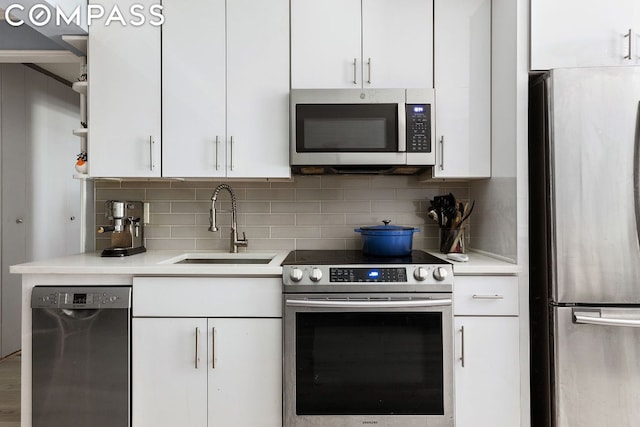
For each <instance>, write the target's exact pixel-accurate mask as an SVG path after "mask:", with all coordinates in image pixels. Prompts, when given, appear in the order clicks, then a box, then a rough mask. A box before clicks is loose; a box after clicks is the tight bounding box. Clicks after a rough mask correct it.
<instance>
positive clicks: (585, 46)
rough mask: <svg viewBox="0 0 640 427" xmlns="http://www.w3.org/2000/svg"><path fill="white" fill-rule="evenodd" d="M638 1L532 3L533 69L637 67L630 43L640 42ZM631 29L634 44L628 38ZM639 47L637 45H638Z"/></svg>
mask: <svg viewBox="0 0 640 427" xmlns="http://www.w3.org/2000/svg"><path fill="white" fill-rule="evenodd" d="M637 3H638V2H637V0H613V1H608V2H602V1H593V0H592V1H587V2H585V1H584V0H563V1H556V0H532V1H531V69H533V70H547V69H551V68H561V67H593V66H608V65H636V64H638V51H636V52H635V54H632V58H631V59H625V58H624V57H625V56H627V55H628V54H629V42H631V43H632V50H635V48H634V46H633V44H634V43H636V42H638V41H640V39H639V38H638V34H640V21H635V22H634V21H633V13H634V7H637V6H636V4H637ZM630 29H631V38H632V39H631V40H629V38H628V37H625V35H627V34H628V31H629V30H630ZM636 44H637V43H636Z"/></svg>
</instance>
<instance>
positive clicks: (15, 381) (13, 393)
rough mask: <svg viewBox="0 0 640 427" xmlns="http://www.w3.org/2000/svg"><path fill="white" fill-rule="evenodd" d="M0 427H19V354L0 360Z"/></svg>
mask: <svg viewBox="0 0 640 427" xmlns="http://www.w3.org/2000/svg"><path fill="white" fill-rule="evenodd" d="M0 427H20V352H18V353H14V354H12V355H10V356H8V357H6V358H4V359H2V360H0Z"/></svg>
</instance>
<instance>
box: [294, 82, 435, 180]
mask: <svg viewBox="0 0 640 427" xmlns="http://www.w3.org/2000/svg"><path fill="white" fill-rule="evenodd" d="M290 100H291V156H290V159H291V166H292V169H293V170H294V172H297V173H326V172H327V171H328V170H331V171H333V172H339V173H349V172H351V173H358V172H362V173H366V172H378V173H380V172H384V171H388V172H389V173H407V174H409V173H415V172H417V171H419V170H421V169H423V168H424V167H426V166H431V165H434V164H435V152H434V139H435V134H434V105H433V104H434V102H433V101H434V92H433V89H292V90H291V96H290Z"/></svg>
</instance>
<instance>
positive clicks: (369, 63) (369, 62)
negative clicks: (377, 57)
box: [367, 58, 371, 84]
mask: <svg viewBox="0 0 640 427" xmlns="http://www.w3.org/2000/svg"><path fill="white" fill-rule="evenodd" d="M367 65H368V66H369V80H367V83H369V84H371V58H369V60H368V61H367Z"/></svg>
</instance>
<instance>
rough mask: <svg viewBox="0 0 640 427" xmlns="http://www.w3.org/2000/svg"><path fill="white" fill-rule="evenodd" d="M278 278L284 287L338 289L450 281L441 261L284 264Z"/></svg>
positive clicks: (450, 275)
mask: <svg viewBox="0 0 640 427" xmlns="http://www.w3.org/2000/svg"><path fill="white" fill-rule="evenodd" d="M282 273H283V276H282V281H283V284H284V285H285V287H286V288H291V287H293V286H296V285H297V286H302V287H308V286H313V285H316V286H320V285H325V286H328V287H331V288H334V289H335V290H336V291H338V292H339V287H340V286H346V285H354V286H362V285H371V286H380V285H389V286H392V287H398V288H399V287H401V286H403V285H404V286H407V285H414V286H418V285H426V286H434V285H445V286H451V285H452V284H453V270H452V268H451V265H450V264H442V265H394V266H385V267H378V266H366V265H356V266H354V265H342V266H326V265H316V266H314V265H284V266H283V271H282Z"/></svg>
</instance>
